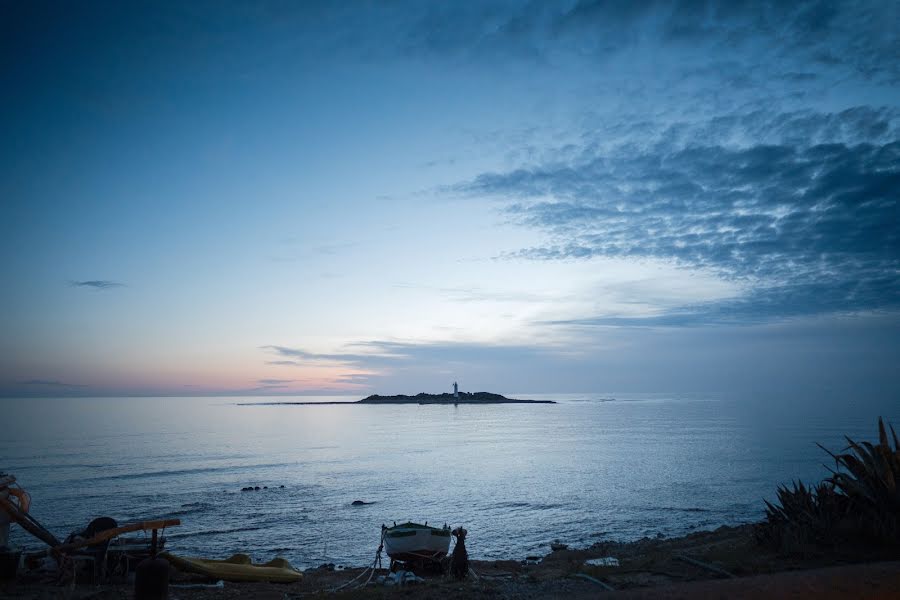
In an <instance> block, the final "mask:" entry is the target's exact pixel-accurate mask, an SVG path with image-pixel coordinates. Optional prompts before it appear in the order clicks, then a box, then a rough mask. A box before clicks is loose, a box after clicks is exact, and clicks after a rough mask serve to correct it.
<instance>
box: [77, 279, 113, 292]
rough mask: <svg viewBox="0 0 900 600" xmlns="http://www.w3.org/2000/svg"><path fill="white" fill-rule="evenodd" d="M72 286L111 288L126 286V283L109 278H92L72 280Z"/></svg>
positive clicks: (98, 288)
mask: <svg viewBox="0 0 900 600" xmlns="http://www.w3.org/2000/svg"><path fill="white" fill-rule="evenodd" d="M69 285H71V286H72V287H81V288H91V289H95V290H111V289H114V288H120V287H125V284H124V283H120V282H118V281H110V280H108V279H90V280H87V281H70V282H69Z"/></svg>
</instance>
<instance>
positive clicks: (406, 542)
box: [381, 521, 450, 563]
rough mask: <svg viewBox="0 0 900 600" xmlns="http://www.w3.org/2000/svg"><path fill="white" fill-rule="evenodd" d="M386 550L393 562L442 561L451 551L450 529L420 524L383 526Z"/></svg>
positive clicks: (408, 523)
mask: <svg viewBox="0 0 900 600" xmlns="http://www.w3.org/2000/svg"><path fill="white" fill-rule="evenodd" d="M381 533H382V539H383V543H384V550H385V552H387V555H388V556H389V557H390V558H391V562H392V563H393V562H395V561H403V562H420V561H434V562H436V561H440V560H441V559H442V558H444V557H445V556H447V553H448V552H449V551H450V528H449V527H448V526H447V525H444V526H443V527H430V526H429V525H428V522H427V521H426V522H425V524H424V525H420V524H419V523H411V522H407V523H401V524H400V525H397V524H396V523H395V524H394V526H393V527H387V526H385V525H382V526H381Z"/></svg>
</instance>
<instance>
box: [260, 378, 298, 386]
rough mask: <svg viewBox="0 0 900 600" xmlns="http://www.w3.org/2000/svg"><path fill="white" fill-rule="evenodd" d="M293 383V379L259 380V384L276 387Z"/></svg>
mask: <svg viewBox="0 0 900 600" xmlns="http://www.w3.org/2000/svg"><path fill="white" fill-rule="evenodd" d="M292 381H294V380H293V379H259V380H258V381H257V382H258V383H259V384H260V385H270V386H274V385H282V384H285V383H291V382H292Z"/></svg>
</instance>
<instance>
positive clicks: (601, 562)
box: [584, 556, 619, 567]
mask: <svg viewBox="0 0 900 600" xmlns="http://www.w3.org/2000/svg"><path fill="white" fill-rule="evenodd" d="M584 564H586V565H588V566H590V567H618V566H619V559H618V558H616V557H614V556H604V557H603V558H592V559H590V560H586V561H584Z"/></svg>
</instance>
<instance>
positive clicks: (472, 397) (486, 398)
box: [354, 392, 556, 404]
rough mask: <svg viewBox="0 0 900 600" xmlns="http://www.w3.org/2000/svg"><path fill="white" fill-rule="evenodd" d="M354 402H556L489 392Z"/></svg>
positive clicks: (383, 398) (425, 395)
mask: <svg viewBox="0 0 900 600" xmlns="http://www.w3.org/2000/svg"><path fill="white" fill-rule="evenodd" d="M354 404H556V402H554V401H553V400H519V399H517V398H507V397H506V396H501V395H500V394H492V393H491V392H458V393H456V394H451V393H444V394H426V393H424V392H422V393H420V394H416V395H415V396H407V395H405V394H399V395H397V396H379V395H378V394H373V395H371V396H369V397H367V398H363V399H362V400H358V401H357V402H354Z"/></svg>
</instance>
